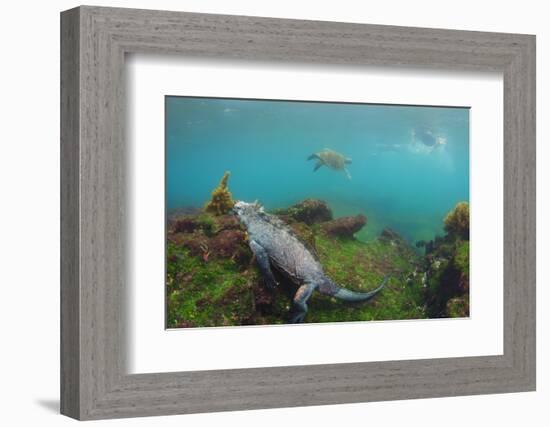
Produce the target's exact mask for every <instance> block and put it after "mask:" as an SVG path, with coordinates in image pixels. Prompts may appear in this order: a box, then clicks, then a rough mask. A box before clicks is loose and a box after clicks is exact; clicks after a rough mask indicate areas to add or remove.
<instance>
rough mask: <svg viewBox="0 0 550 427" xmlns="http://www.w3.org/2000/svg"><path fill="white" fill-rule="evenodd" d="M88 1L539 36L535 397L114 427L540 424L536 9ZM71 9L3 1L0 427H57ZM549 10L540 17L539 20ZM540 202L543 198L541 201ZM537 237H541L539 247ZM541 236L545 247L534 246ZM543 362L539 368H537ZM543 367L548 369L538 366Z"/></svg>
mask: <svg viewBox="0 0 550 427" xmlns="http://www.w3.org/2000/svg"><path fill="white" fill-rule="evenodd" d="M94 3H95V4H97V5H105V6H121V7H137V8H148V9H151V8H155V9H167V10H184V11H195V12H210V13H227V14H245V15H258V16H271V17H281V18H301V19H319V20H329V21H349V22H362V23H373V24H392V25H410V26H425V27H441V28H455V29H467V30H482V31H503V32H519V33H531V34H536V35H537V45H538V48H537V55H538V61H537V62H538V65H537V74H538V82H537V85H538V91H537V92H538V96H537V97H538V100H537V108H538V113H537V122H538V165H539V166H538V184H537V187H538V188H537V190H538V195H539V202H538V214H537V217H538V219H539V220H538V236H539V237H538V249H539V252H538V261H539V263H538V264H539V265H538V304H537V305H538V315H537V320H538V328H537V329H538V331H537V332H538V337H539V340H538V362H539V363H538V375H537V377H538V391H537V392H534V393H517V394H508V395H488V396H473V397H459V398H439V399H425V400H413V401H398V402H381V403H364V404H351V405H337V406H323V407H309V408H293V409H275V410H262V411H248V412H232V413H220V414H206V415H203V414H200V415H188V416H171V417H160V418H155V419H152V418H145V419H129V420H115V421H109V422H105V423H109V424H110V425H117V426H118V425H120V426H146V425H151V424H154V425H163V426H164V425H166V426H168V425H174V426H175V425H181V424H182V423H185V424H186V425H187V426H199V425H200V426H214V425H219V424H223V425H225V426H232V425H239V426H262V427H264V426H266V427H267V426H279V425H291V426H293V425H299V424H302V425H311V424H314V425H316V426H319V427H322V426H333V425H335V424H349V425H365V424H369V425H373V426H379V425H384V426H393V425H407V426H410V427H413V426H422V427H429V426H445V427H452V426H461V427H463V426H465V425H472V424H476V425H477V424H491V425H498V426H518V425H530V426H545V425H548V423H549V422H550V413H549V410H548V403H549V402H550V370H549V369H548V366H549V365H548V362H547V360H548V350H549V345H550V335H549V334H548V328H547V324H548V320H549V318H550V315H549V312H548V307H547V304H545V302H546V301H547V300H548V296H549V292H548V291H547V289H545V284H546V283H548V281H549V279H550V274H549V273H548V272H547V271H546V270H545V269H544V262H545V260H546V259H548V257H549V256H550V253H549V248H548V241H549V239H548V237H550V236H549V227H548V224H547V223H545V218H548V215H549V214H550V212H549V209H550V205H549V203H550V202H549V200H548V184H550V172H549V169H548V168H546V170H544V166H545V164H547V163H548V162H549V161H550V149H549V148H548V145H545V144H543V141H545V140H547V139H548V137H549V126H548V123H544V118H547V117H549V115H550V105H549V102H550V96H549V95H550V94H549V93H548V78H547V76H548V75H550V50H549V46H550V41H549V40H550V27H549V26H548V19H547V16H548V14H547V12H546V11H545V2H542V1H536V0H523V1H521V2H518V1H514V2H511V1H486V2H481V1H479V0H477V1H476V0H473V1H472V0H462V1H461V2H442V1H440V0H434V1H429V0H415V1H407V0H401V1H393V0H386V1H383V2H367V1H364V2H359V1H352V0H338V1H337V2H328V1H327V2H320V1H318V0H317V1H315V0H302V1H297V0H289V1H287V0H277V1H274V0H273V1H258V0H256V1H254V0H231V1H227V0H225V1H224V0H179V1H176V0H157V1H151V0H149V1H146V0H141V1H137V0H136V1H120V0H118V1H117V0H111V1H96V2H94ZM76 5H78V2H74V1H64V0H56V1H50V2H39V1H26V2H15V1H12V2H5V3H4V4H3V5H2V25H1V26H0V32H1V40H2V62H1V64H0V77H1V78H0V85H1V86H0V106H1V111H0V113H1V115H0V117H1V118H2V121H1V128H2V134H1V135H2V137H1V140H0V141H1V142H0V189H1V192H0V196H1V200H2V205H1V207H0V278H1V279H0V290H1V292H2V297H1V298H0V304H1V305H0V316H1V317H0V320H1V323H0V325H1V327H2V339H1V342H2V351H0V363H1V365H0V366H2V368H3V369H2V374H1V377H0V394H1V398H0V402H2V406H1V410H0V422H1V424H2V425H7V426H19V425H36V424H40V425H41V426H43V427H44V426H54V425H55V426H58V425H59V426H63V425H68V424H70V423H73V421H72V420H70V419H68V418H65V417H62V416H60V415H58V405H59V397H58V395H59V392H58V388H59V387H58V384H59V367H58V365H59V333H58V331H59V107H58V105H59V12H60V11H61V10H64V9H68V8H71V7H74V6H76ZM545 12H546V13H545ZM545 196H546V197H545ZM545 238H546V239H545ZM543 239H545V240H546V241H543ZM545 359H546V360H545ZM545 362H546V363H545Z"/></svg>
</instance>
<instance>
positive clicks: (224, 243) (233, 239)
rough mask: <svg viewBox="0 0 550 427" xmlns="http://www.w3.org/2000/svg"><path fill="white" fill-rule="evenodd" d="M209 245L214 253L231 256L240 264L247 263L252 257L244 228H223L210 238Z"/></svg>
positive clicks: (220, 255)
mask: <svg viewBox="0 0 550 427" xmlns="http://www.w3.org/2000/svg"><path fill="white" fill-rule="evenodd" d="M208 247H209V249H210V251H211V253H212V254H213V255H216V256H219V257H221V258H231V259H233V260H234V261H235V262H237V263H238V264H246V263H248V262H249V261H250V259H251V258H252V253H251V252H250V250H249V248H248V245H247V243H246V233H245V232H244V231H242V230H223V231H221V232H219V233H218V234H216V235H215V236H214V237H212V238H211V239H210V241H209V242H208Z"/></svg>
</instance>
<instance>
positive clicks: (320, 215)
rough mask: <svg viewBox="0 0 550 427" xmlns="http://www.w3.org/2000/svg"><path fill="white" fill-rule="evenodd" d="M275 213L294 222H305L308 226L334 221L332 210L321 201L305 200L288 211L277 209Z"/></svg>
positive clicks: (287, 209)
mask: <svg viewBox="0 0 550 427" xmlns="http://www.w3.org/2000/svg"><path fill="white" fill-rule="evenodd" d="M273 213H274V214H275V215H278V216H282V217H287V218H290V219H292V220H294V221H299V222H303V223H305V224H307V225H312V224H317V223H319V222H324V221H330V220H331V219H332V210H331V209H330V208H329V207H328V205H327V203H326V202H324V201H323V200H319V199H305V200H302V201H301V202H300V203H297V204H295V205H292V206H290V207H288V208H286V209H277V210H275V211H274V212H273Z"/></svg>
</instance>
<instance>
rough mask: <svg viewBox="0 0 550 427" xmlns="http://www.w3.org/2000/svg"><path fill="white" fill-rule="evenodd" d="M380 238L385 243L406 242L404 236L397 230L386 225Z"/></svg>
mask: <svg viewBox="0 0 550 427" xmlns="http://www.w3.org/2000/svg"><path fill="white" fill-rule="evenodd" d="M378 240H380V241H381V242H383V243H393V244H396V243H401V242H404V239H403V237H401V235H400V234H399V233H398V232H397V231H395V230H393V229H391V228H390V227H386V228H384V229H383V230H382V232H381V233H380V236H378Z"/></svg>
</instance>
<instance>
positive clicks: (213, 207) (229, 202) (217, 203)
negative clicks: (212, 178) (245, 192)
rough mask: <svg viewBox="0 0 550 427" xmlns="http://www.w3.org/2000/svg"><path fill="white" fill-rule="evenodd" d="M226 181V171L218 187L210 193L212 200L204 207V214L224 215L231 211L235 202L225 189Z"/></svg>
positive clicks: (227, 172) (227, 174) (227, 176)
mask: <svg viewBox="0 0 550 427" xmlns="http://www.w3.org/2000/svg"><path fill="white" fill-rule="evenodd" d="M228 180H229V171H226V172H225V173H224V174H223V177H222V179H221V181H220V183H219V185H218V186H217V187H216V188H215V189H214V190H213V191H212V199H211V200H210V201H209V202H208V203H207V204H206V205H205V207H204V210H205V211H206V212H210V213H213V214H214V215H224V214H226V213H228V212H229V211H230V210H231V208H232V207H233V205H234V204H235V202H234V201H233V198H232V196H231V193H230V192H229V190H228V189H227V181H228Z"/></svg>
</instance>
